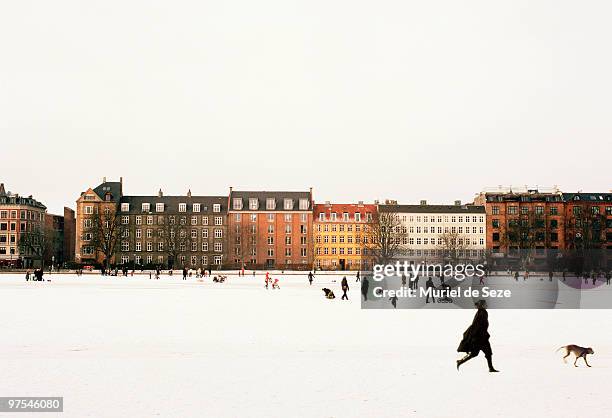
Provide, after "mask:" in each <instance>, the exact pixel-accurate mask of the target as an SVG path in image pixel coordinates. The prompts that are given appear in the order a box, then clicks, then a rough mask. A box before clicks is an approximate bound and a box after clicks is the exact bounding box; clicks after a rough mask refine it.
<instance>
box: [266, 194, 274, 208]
mask: <svg viewBox="0 0 612 418" xmlns="http://www.w3.org/2000/svg"><path fill="white" fill-rule="evenodd" d="M266 209H268V210H274V209H276V200H275V199H274V198H271V197H269V198H267V199H266Z"/></svg>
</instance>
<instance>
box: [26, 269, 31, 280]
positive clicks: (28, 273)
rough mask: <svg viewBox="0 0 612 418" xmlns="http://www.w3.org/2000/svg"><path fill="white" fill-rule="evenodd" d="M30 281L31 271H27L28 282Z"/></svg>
mask: <svg viewBox="0 0 612 418" xmlns="http://www.w3.org/2000/svg"><path fill="white" fill-rule="evenodd" d="M29 281H30V270H28V271H26V282H29Z"/></svg>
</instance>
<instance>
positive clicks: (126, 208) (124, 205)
mask: <svg viewBox="0 0 612 418" xmlns="http://www.w3.org/2000/svg"><path fill="white" fill-rule="evenodd" d="M129 211H130V204H129V203H122V204H121V212H129Z"/></svg>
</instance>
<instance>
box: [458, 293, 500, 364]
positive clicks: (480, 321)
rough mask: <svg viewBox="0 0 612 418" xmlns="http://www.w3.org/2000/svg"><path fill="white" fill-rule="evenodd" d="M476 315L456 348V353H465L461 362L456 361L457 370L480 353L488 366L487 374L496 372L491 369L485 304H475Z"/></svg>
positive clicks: (487, 314) (491, 361) (481, 302)
mask: <svg viewBox="0 0 612 418" xmlns="http://www.w3.org/2000/svg"><path fill="white" fill-rule="evenodd" d="M474 306H476V309H478V310H477V311H476V315H475V316H474V320H473V321H472V325H470V326H469V328H468V329H467V330H466V331H465V332H464V333H463V339H462V340H461V342H460V343H459V347H458V348H457V351H458V352H460V353H461V352H463V353H467V355H466V356H465V357H463V358H462V359H461V360H457V370H459V366H461V365H462V364H463V363H465V362H466V361H468V360H470V359H473V358H474V357H476V356H477V355H478V353H479V352H480V351H482V352H483V353H484V355H485V358H486V359H487V364H488V366H489V372H491V373H494V372H497V370H495V368H494V367H493V359H492V356H493V351H492V350H491V343H490V342H489V338H490V335H489V331H488V329H489V313H488V312H487V302H486V301H484V300H479V301H478V302H476V303H475V305H474Z"/></svg>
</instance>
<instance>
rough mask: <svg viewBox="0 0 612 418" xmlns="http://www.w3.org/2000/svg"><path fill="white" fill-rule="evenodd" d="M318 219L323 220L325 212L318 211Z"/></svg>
mask: <svg viewBox="0 0 612 418" xmlns="http://www.w3.org/2000/svg"><path fill="white" fill-rule="evenodd" d="M319 221H321V222H325V214H324V213H323V212H321V213H319Z"/></svg>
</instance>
